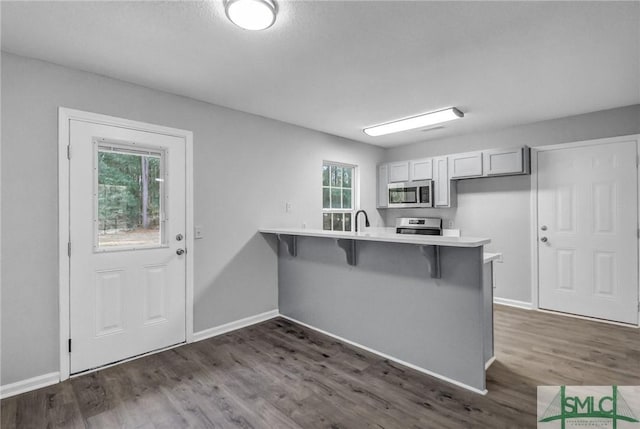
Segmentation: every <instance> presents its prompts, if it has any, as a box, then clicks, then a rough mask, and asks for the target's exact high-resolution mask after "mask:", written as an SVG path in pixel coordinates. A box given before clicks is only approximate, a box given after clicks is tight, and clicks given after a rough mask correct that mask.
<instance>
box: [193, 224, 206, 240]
mask: <svg viewBox="0 0 640 429" xmlns="http://www.w3.org/2000/svg"><path fill="white" fill-rule="evenodd" d="M194 230H195V231H194V232H195V233H194V237H195V238H196V240H197V239H198V238H204V227H203V226H202V225H196V226H195V227H194Z"/></svg>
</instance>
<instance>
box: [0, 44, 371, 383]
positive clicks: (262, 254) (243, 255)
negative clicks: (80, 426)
mask: <svg viewBox="0 0 640 429" xmlns="http://www.w3.org/2000/svg"><path fill="white" fill-rule="evenodd" d="M58 106H64V107H69V108H74V109H79V110H86V111H91V112H96V113H102V114H106V115H113V116H118V117H124V118H127V119H132V120H139V121H144V122H150V123H156V124H161V125H166V126H171V127H177V128H183V129H187V130H191V131H193V132H194V158H195V167H194V169H195V171H194V176H195V180H194V181H195V223H196V224H197V225H203V226H204V228H205V234H206V235H205V238H204V239H202V240H196V243H195V251H193V252H191V253H190V254H191V255H193V256H194V258H195V309H194V312H195V321H194V322H195V331H200V330H203V329H207V328H210V327H214V326H217V325H220V324H223V323H226V322H230V321H233V320H237V319H240V318H243V317H247V316H251V315H254V314H258V313H261V312H265V311H269V310H272V309H275V308H277V305H278V294H277V286H278V285H277V261H276V255H275V253H274V252H273V249H272V247H271V244H269V242H268V241H267V240H265V239H264V237H262V236H261V235H259V234H257V233H256V230H257V229H258V228H259V227H260V226H300V225H301V224H302V223H303V222H304V223H306V224H307V226H308V227H309V228H320V227H321V201H322V194H321V188H320V177H321V164H322V161H323V160H324V159H327V160H334V161H341V162H347V163H354V164H358V165H359V166H360V170H361V178H362V183H363V184H366V183H375V177H376V176H375V174H376V163H378V162H380V161H381V159H382V158H383V155H384V151H383V150H382V149H379V148H376V147H373V146H370V145H365V144H362V143H356V142H352V141H349V140H345V139H341V138H338V137H334V136H329V135H326V134H322V133H318V132H315V131H311V130H307V129H304V128H300V127H296V126H293V125H288V124H285V123H282V122H277V121H273V120H270V119H266V118H262V117H258V116H253V115H249V114H245V113H241V112H238V111H233V110H229V109H226V108H222V107H219V106H214V105H210V104H207V103H203V102H199V101H196V100H193V99H188V98H184V97H179V96H175V95H171V94H167V93H163V92H159V91H155V90H151V89H148V88H144V87H140V86H136V85H132V84H128V83H125V82H122V81H117V80H113V79H109V78H105V77H102V76H98V75H95V74H90V73H85V72H82V71H78V70H72V69H68V68H64V67H60V66H56V65H53V64H51V63H46V62H42V61H37V60H32V59H27V58H23V57H19V56H15V55H12V54H6V53H3V54H2V113H3V116H2V151H3V156H2V216H1V218H2V255H3V256H4V259H3V260H2V271H1V273H2V279H1V280H2V320H1V322H2V343H1V347H2V377H1V383H2V384H3V385H4V384H8V383H12V382H15V381H19V380H23V379H26V378H30V377H34V376H38V375H41V374H45V373H49V372H53V371H57V370H58V369H59V363H58V338H59V337H58V304H57V301H58V268H57V264H58V239H57V233H58V232H57V230H58V215H57V213H58V196H57V193H58V188H57V186H58V185H57V156H58V155H57V150H58V141H57V140H58V139H57V132H58V126H57V120H58V119H57V118H58V112H57V109H58ZM238 190H240V193H238V192H237V191H238ZM229 197H230V198H229ZM286 201H289V202H291V203H292V204H293V210H292V212H290V213H285V210H284V207H285V202H286ZM361 206H362V207H363V208H364V209H367V210H368V211H369V213H370V214H371V215H372V216H373V219H372V222H373V224H374V225H376V224H380V223H381V219H380V217H379V215H378V213H376V211H375V210H374V207H375V189H374V186H370V187H369V186H362V196H361Z"/></svg>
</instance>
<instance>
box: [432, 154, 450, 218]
mask: <svg viewBox="0 0 640 429" xmlns="http://www.w3.org/2000/svg"><path fill="white" fill-rule="evenodd" d="M433 170H434V176H435V177H434V181H433V182H434V183H433V187H434V198H433V203H434V206H436V207H448V206H449V205H450V199H449V197H450V195H449V191H450V189H451V186H450V184H449V164H448V160H447V157H446V156H443V157H440V158H434V159H433Z"/></svg>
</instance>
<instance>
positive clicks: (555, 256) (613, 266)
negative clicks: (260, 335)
mask: <svg viewBox="0 0 640 429" xmlns="http://www.w3.org/2000/svg"><path fill="white" fill-rule="evenodd" d="M636 152H637V149H636V141H620V142H618V143H611V144H601V145H594V146H583V147H575V148H564V149H558V150H548V151H541V152H538V225H537V226H538V257H539V266H538V268H539V273H538V280H539V307H540V308H544V309H549V310H556V311H562V312H566V313H573V314H578V315H583V316H590V317H596V318H601V319H607V320H612V321H618V322H624V323H631V324H637V323H638V199H637V198H638V197H637V196H638V177H637V166H636V159H637V153H636Z"/></svg>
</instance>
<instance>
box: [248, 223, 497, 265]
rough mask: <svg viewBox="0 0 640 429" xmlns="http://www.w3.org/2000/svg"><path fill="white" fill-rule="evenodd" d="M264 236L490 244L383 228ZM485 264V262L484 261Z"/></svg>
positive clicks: (281, 231)
mask: <svg viewBox="0 0 640 429" xmlns="http://www.w3.org/2000/svg"><path fill="white" fill-rule="evenodd" d="M258 231H259V232H262V233H265V234H284V235H301V236H306V237H321V238H342V239H349V240H362V241H380V242H387V243H406V244H420V245H432V246H449V247H479V246H484V245H485V244H489V243H490V242H491V240H490V239H488V238H477V237H443V236H440V235H403V234H396V233H395V232H394V231H393V232H392V231H389V229H384V228H374V229H367V230H365V231H362V232H342V231H324V230H321V229H306V228H260V229H259V230H258ZM485 259H486V258H485ZM485 262H487V261H485Z"/></svg>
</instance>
